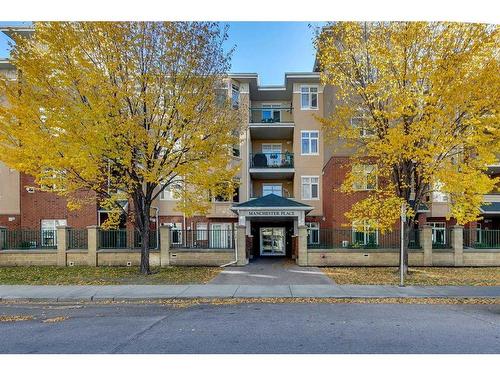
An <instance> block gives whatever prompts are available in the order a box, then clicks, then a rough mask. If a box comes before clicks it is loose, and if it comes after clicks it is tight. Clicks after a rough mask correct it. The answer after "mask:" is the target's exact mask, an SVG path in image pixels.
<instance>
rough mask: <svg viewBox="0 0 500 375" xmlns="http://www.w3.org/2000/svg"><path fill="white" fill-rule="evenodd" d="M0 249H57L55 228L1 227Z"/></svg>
mask: <svg viewBox="0 0 500 375" xmlns="http://www.w3.org/2000/svg"><path fill="white" fill-rule="evenodd" d="M0 249H1V250H6V249H12V250H23V249H25V250H29V249H37V250H53V249H57V230H56V229H2V230H0Z"/></svg>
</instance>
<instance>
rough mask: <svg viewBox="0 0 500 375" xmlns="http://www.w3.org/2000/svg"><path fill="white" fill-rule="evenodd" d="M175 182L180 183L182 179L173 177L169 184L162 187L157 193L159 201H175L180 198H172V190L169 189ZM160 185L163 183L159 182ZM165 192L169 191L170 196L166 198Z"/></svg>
mask: <svg viewBox="0 0 500 375" xmlns="http://www.w3.org/2000/svg"><path fill="white" fill-rule="evenodd" d="M176 183H180V184H182V179H174V180H173V181H172V182H171V183H170V185H169V186H167V187H166V188H165V189H163V191H162V192H161V193H160V194H159V195H158V199H159V200H160V201H166V202H177V201H179V200H180V199H179V198H174V197H173V195H172V191H171V190H170V188H171V187H172V186H173V185H174V184H176ZM160 186H161V187H163V184H160ZM167 192H168V193H169V195H170V196H171V198H167V197H166V194H167Z"/></svg>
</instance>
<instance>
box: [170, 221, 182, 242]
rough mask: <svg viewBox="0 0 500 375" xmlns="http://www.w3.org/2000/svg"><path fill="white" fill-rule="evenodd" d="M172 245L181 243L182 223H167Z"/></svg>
mask: <svg viewBox="0 0 500 375" xmlns="http://www.w3.org/2000/svg"><path fill="white" fill-rule="evenodd" d="M168 225H169V226H170V234H171V241H172V243H173V244H177V245H178V244H181V243H182V223H168Z"/></svg>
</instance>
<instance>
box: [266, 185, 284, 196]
mask: <svg viewBox="0 0 500 375" xmlns="http://www.w3.org/2000/svg"><path fill="white" fill-rule="evenodd" d="M269 194H276V195H277V196H280V197H282V196H283V188H282V186H281V184H262V196H264V195H269Z"/></svg>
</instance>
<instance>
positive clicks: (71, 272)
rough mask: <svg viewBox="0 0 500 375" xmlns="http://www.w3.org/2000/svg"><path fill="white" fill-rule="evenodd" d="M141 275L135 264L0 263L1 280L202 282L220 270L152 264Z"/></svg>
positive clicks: (11, 282) (30, 282)
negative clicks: (21, 264)
mask: <svg viewBox="0 0 500 375" xmlns="http://www.w3.org/2000/svg"><path fill="white" fill-rule="evenodd" d="M151 271H152V274H151V275H147V276H146V275H142V274H140V273H139V269H138V267H86V266H75V267H53V266H27V267H0V284H9V285H14V284H28V285H119V284H205V283H207V282H209V281H210V280H211V279H213V278H214V277H215V276H217V275H218V274H219V272H220V271H221V269H220V268H219V267H166V268H159V267H158V268H152V269H151Z"/></svg>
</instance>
